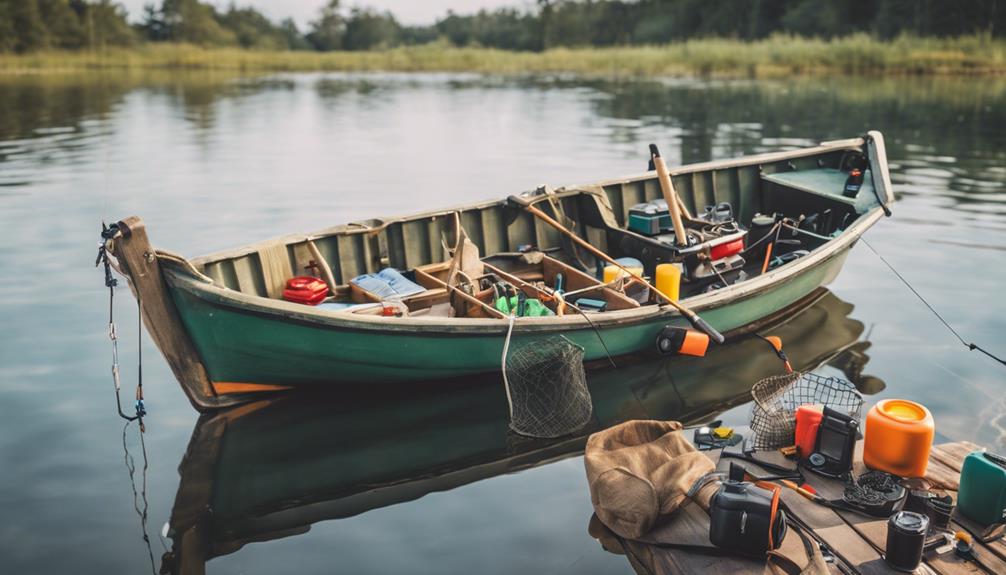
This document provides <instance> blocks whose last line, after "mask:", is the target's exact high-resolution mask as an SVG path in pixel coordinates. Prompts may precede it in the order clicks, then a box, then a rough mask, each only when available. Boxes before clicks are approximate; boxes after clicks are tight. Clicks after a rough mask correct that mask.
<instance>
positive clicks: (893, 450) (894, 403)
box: [863, 399, 935, 477]
mask: <svg viewBox="0 0 1006 575" xmlns="http://www.w3.org/2000/svg"><path fill="white" fill-rule="evenodd" d="M934 431H935V429H934V423H933V415H932V414H931V413H929V410H928V409H926V408H925V406H923V405H920V404H918V403H915V402H913V401H908V400H905V399H885V400H882V401H878V402H877V404H876V405H874V406H873V407H872V408H871V409H870V412H869V413H867V414H866V431H865V433H864V435H865V438H864V443H865V445H864V446H863V463H865V464H866V466H867V467H869V468H870V469H877V470H880V471H886V472H888V473H893V474H894V475H897V476H899V477H922V476H923V475H925V474H926V466H927V465H929V450H930V448H931V447H932V445H933V433H934Z"/></svg>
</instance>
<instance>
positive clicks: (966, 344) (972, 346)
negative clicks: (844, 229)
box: [859, 236, 1006, 366]
mask: <svg viewBox="0 0 1006 575" xmlns="http://www.w3.org/2000/svg"><path fill="white" fill-rule="evenodd" d="M859 239H861V240H863V243H864V244H865V245H866V247H868V248H870V251H871V252H873V253H874V254H875V255H876V256H877V257H878V258H880V261H882V262H884V265H886V266H887V267H888V269H890V270H891V271H892V272H893V273H894V275H896V276H897V277H898V279H899V280H901V283H903V284H905V287H907V288H908V289H910V290H911V291H912V293H913V294H915V297H917V298H919V301H921V302H922V303H923V304H925V306H926V307H927V308H929V311H931V312H933V315H935V316H936V318H937V319H939V320H940V322H941V323H943V325H944V326H946V328H947V329H948V330H950V333H952V334H954V336H955V337H956V338H957V339H959V340H961V343H962V344H964V347H966V348H968V349H969V350H971V351H974V350H978V351H980V352H982V353H984V354H985V355H987V356H989V357H991V358H992V359H994V360H996V361H998V362H999V363H1001V364H1002V365H1004V366H1006V360H1003V359H1002V358H1000V357H998V356H996V355H995V354H993V353H992V352H990V351H988V350H986V349H984V348H983V347H981V346H980V345H978V344H976V343H974V342H969V341H967V340H966V339H964V338H963V337H961V334H959V333H957V330H956V329H954V328H953V326H951V325H950V324H949V323H948V322H947V320H945V319H943V316H942V315H940V312H938V311H936V309H935V308H934V307H933V306H932V305H930V304H929V302H928V301H926V298H924V297H922V294H920V293H919V291H918V290H917V289H915V288H914V287H913V286H912V284H910V283H909V282H908V280H907V279H905V276H903V275H901V274H900V273H899V272H898V270H896V269H894V266H893V265H891V262H889V261H887V259H886V258H885V257H884V256H882V255H880V252H878V251H877V250H876V249H874V247H873V246H872V245H870V242H868V241H866V238H865V237H863V236H860V238H859Z"/></svg>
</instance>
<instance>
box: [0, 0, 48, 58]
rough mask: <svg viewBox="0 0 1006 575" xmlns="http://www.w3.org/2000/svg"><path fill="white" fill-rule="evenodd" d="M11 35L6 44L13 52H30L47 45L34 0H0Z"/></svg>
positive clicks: (43, 26)
mask: <svg viewBox="0 0 1006 575" xmlns="http://www.w3.org/2000/svg"><path fill="white" fill-rule="evenodd" d="M0 1H2V3H3V6H4V7H3V12H2V14H3V16H4V19H5V20H7V21H8V22H9V25H8V27H9V29H10V30H11V33H10V35H9V36H7V38H8V39H7V41H6V44H8V45H9V48H8V49H10V50H14V51H15V52H30V51H31V50H38V49H39V48H45V47H46V46H48V45H49V37H48V33H47V31H46V29H45V25H44V24H43V23H42V14H41V12H40V11H39V9H38V3H37V2H36V1H35V0H0ZM5 36H6V35H5Z"/></svg>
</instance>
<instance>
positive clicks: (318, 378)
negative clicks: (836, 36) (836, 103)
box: [109, 132, 894, 410]
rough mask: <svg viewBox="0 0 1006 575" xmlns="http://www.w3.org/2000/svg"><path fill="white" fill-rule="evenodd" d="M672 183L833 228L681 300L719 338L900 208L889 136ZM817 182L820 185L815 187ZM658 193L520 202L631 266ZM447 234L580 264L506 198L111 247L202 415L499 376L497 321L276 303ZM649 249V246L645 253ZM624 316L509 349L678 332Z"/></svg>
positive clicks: (428, 261) (794, 291) (789, 294)
mask: <svg viewBox="0 0 1006 575" xmlns="http://www.w3.org/2000/svg"><path fill="white" fill-rule="evenodd" d="M850 153H855V154H865V156H866V157H867V158H868V160H867V161H868V162H869V170H870V172H869V173H870V174H871V177H870V178H869V179H868V180H867V181H866V182H865V183H864V187H863V190H862V191H861V192H860V193H859V195H858V196H857V197H856V198H854V199H852V198H845V197H844V196H843V194H842V188H843V186H844V180H845V174H844V173H843V172H842V169H841V168H842V166H843V165H844V162H845V158H846V157H847V156H848V154H850ZM671 178H672V180H673V181H674V185H675V187H676V188H678V190H679V194H680V197H681V198H682V201H683V204H684V206H685V208H686V209H688V210H691V212H693V213H699V212H700V211H701V209H702V208H703V207H704V206H707V205H710V204H716V203H718V202H721V201H728V202H730V203H731V205H732V206H734V208H735V209H736V214H737V217H738V219H739V220H740V221H741V222H750V221H751V218H752V216H753V215H754V214H755V213H758V212H761V213H769V214H771V213H783V214H784V215H786V216H787V217H798V216H799V217H802V214H805V213H810V212H811V211H818V212H821V211H825V209H826V208H827V210H826V211H827V212H828V213H830V214H831V215H830V216H828V217H829V221H831V219H832V218H833V217H834V219H838V220H841V223H840V224H836V225H834V226H831V227H830V228H829V229H828V231H827V232H825V233H829V234H831V235H829V236H821V235H818V236H817V238H818V239H817V240H814V241H815V242H816V244H815V245H813V246H811V247H810V248H809V249H810V251H809V254H808V255H806V256H804V257H800V258H799V259H796V260H795V261H791V262H789V263H786V264H785V265H781V266H779V267H775V268H772V269H770V270H769V271H768V272H767V273H758V272H755V274H754V275H753V277H749V278H748V279H745V280H744V281H740V282H737V283H734V284H732V285H728V286H726V287H723V288H721V289H716V290H713V291H707V292H700V291H693V292H692V294H691V295H690V296H689V297H685V299H684V300H683V301H682V303H684V304H686V305H687V306H688V307H690V308H691V309H692V310H694V311H696V312H698V313H699V314H700V315H701V316H702V317H703V318H704V319H705V320H706V321H707V322H708V323H709V324H711V325H712V326H713V327H715V328H716V329H717V330H719V331H720V332H722V333H724V334H726V335H727V336H728V337H729V336H734V335H737V334H742V333H746V332H749V331H752V330H754V329H757V328H758V327H759V325H760V323H761V322H763V320H764V319H765V318H767V317H770V316H773V315H776V314H779V313H780V312H782V311H784V310H786V309H787V308H789V307H790V306H792V305H793V304H794V302H797V301H799V300H800V299H801V298H804V297H805V296H807V295H808V294H811V293H812V292H813V291H814V290H815V289H817V288H819V287H821V286H824V285H827V284H828V283H829V282H830V281H831V280H832V279H834V278H835V276H836V275H837V274H838V273H839V271H840V270H841V268H842V265H843V263H844V262H845V259H846V257H847V256H848V252H849V250H850V249H851V248H852V247H853V245H855V243H856V241H857V240H858V239H859V237H860V236H861V235H862V234H863V233H864V232H865V231H866V230H867V229H869V228H870V227H871V226H872V225H873V224H874V223H876V222H877V221H878V220H879V219H881V218H882V217H884V211H885V210H886V209H887V208H886V204H888V203H891V202H893V201H894V194H893V191H892V188H891V184H890V175H889V173H888V169H887V159H886V152H885V149H884V142H883V136H882V135H881V134H879V133H877V132H870V133H869V134H868V135H866V136H864V137H862V138H854V139H850V140H840V141H834V142H827V143H823V144H821V145H820V146H816V147H813V148H805V149H799V150H792V151H785V152H778V153H772V154H762V155H759V156H751V157H747V158H741V159H738V160H729V161H719V162H709V163H706V164H697V165H692V166H683V167H679V168H677V169H674V170H672V172H671ZM822 181H823V182H824V184H823V185H818V186H817V187H816V188H815V185H816V184H815V182H818V183H820V182H822ZM659 195H660V190H659V185H658V184H657V181H656V178H655V175H654V173H653V172H649V173H644V174H640V175H636V176H629V177H625V178H619V179H614V180H609V181H606V182H601V183H599V184H594V185H590V186H579V187H577V186H574V187H570V188H561V189H560V190H557V191H556V192H554V193H552V194H550V195H548V194H542V193H538V194H535V195H532V196H529V197H530V198H532V199H531V200H530V201H531V202H535V203H537V202H541V203H542V205H546V206H548V205H550V206H551V208H550V209H551V210H552V211H553V212H554V213H556V214H557V215H558V214H559V213H560V212H562V213H565V214H567V215H572V216H574V217H572V218H571V219H572V221H573V224H572V225H573V227H574V229H573V231H574V232H575V233H576V234H577V235H579V236H580V237H582V238H584V239H586V240H587V241H589V242H590V243H591V244H593V245H594V246H595V247H597V248H599V249H600V250H602V251H605V252H607V253H610V254H612V255H614V256H616V257H617V256H618V255H620V254H619V252H620V251H621V252H624V253H623V254H621V255H625V253H628V254H629V255H631V254H632V253H634V252H632V251H631V250H629V248H626V247H625V246H626V245H628V244H626V243H625V242H626V241H627V240H628V241H630V243H631V242H636V244H635V245H642V246H643V247H641V248H640V249H642V250H643V251H645V250H646V249H652V246H653V244H654V242H653V241H652V240H647V239H646V238H643V237H642V236H639V235H638V234H636V235H633V234H632V233H630V232H626V231H625V227H626V222H627V219H628V212H629V209H630V207H631V206H632V205H633V204H634V203H638V202H643V201H649V200H652V199H654V198H657V197H659ZM546 202H547V203H546ZM445 222H458V223H460V224H461V225H462V226H463V227H464V229H465V230H466V232H467V234H468V235H469V236H470V238H471V240H472V241H473V243H474V244H475V245H476V246H477V247H478V248H479V250H480V253H481V254H489V255H493V254H502V253H507V252H514V251H516V250H517V249H518V247H519V246H522V245H534V246H537V247H538V248H539V249H540V250H543V251H547V250H559V251H561V252H562V253H564V254H565V255H566V256H567V257H568V258H576V257H578V256H577V255H576V253H575V250H572V249H571V248H570V247H569V245H566V244H564V243H563V242H564V241H565V240H564V239H563V238H562V237H561V236H560V235H559V234H558V233H557V232H556V231H555V230H554V229H551V228H549V227H548V226H546V225H544V224H542V223H541V222H540V221H538V220H536V219H535V218H534V217H533V216H531V215H530V214H529V213H527V212H525V211H520V210H515V209H513V208H512V207H511V206H509V205H508V204H507V202H506V201H502V202H501V201H489V202H482V203H478V204H473V205H469V206H462V207H458V208H452V209H448V210H440V211H434V212H428V213H425V214H417V215H414V216H407V217H398V218H388V219H375V220H367V221H366V222H358V223H351V224H347V225H343V226H336V227H334V228H330V229H328V230H324V231H322V232H319V233H317V234H312V235H305V234H295V235H291V236H284V237H282V238H276V239H273V240H267V241H265V242H261V243H259V244H254V245H251V246H245V247H243V248H239V249H237V250H232V251H230V252H226V253H222V254H216V255H212V256H206V257H203V258H197V259H194V260H191V261H190V260H187V259H185V258H183V257H181V256H177V255H174V254H171V253H170V252H165V251H163V250H155V249H154V248H153V247H151V245H150V243H149V241H148V240H147V236H146V230H145V228H144V226H143V223H142V220H140V219H139V218H136V217H132V218H127V219H126V220H123V221H121V222H119V230H120V234H119V235H118V236H116V237H115V238H113V239H112V240H110V241H109V245H110V248H111V250H112V253H113V254H114V255H115V258H116V261H117V262H118V266H119V270H120V271H121V272H122V273H123V274H124V275H126V277H127V278H128V279H129V280H130V286H131V288H132V289H133V291H134V292H135V293H136V294H137V296H138V297H139V298H140V299H141V301H142V310H143V315H144V321H145V325H146V327H147V329H148V331H150V333H151V335H152V336H153V339H154V341H155V343H157V345H158V347H159V348H160V349H161V351H162V353H163V354H164V355H165V357H166V358H167V360H168V363H169V365H170V366H171V368H172V370H173V371H174V373H175V375H176V377H177V378H178V380H179V382H180V383H181V385H182V388H183V389H184V390H185V392H186V394H187V396H188V397H189V399H190V401H191V402H192V404H193V405H194V406H195V407H196V408H197V409H200V410H205V409H212V408H217V407H223V406H227V405H233V404H236V403H241V402H245V401H249V400H250V399H253V398H254V397H255V392H262V391H272V390H282V389H289V388H294V387H319V386H331V385H338V386H342V385H349V384H355V383H363V384H367V385H384V384H392V383H406V382H419V381H431V380H440V379H445V378H455V377H461V376H470V375H473V374H479V373H487V372H495V371H499V369H500V367H501V364H502V361H501V355H502V349H503V344H504V340H505V337H506V333H507V321H506V320H503V319H500V318H499V317H481V318H480V317H464V318H456V317H447V316H443V317H433V314H428V315H422V314H416V315H413V314H409V316H408V317H400V318H396V317H380V316H376V315H365V314H356V313H340V312H335V311H326V310H323V309H318V308H314V307H311V306H305V305H300V304H294V303H290V302H286V301H283V299H282V297H281V292H282V285H283V283H284V282H285V280H286V279H288V278H289V277H291V275H300V274H302V273H303V271H302V270H304V269H305V267H309V266H306V265H305V264H310V265H314V264H316V263H317V261H319V260H320V261H321V262H322V263H324V264H325V266H323V267H325V269H324V270H323V273H322V276H324V277H326V281H327V283H329V285H331V286H345V285H347V284H348V282H349V280H350V279H352V278H353V277H355V276H357V275H359V274H363V273H374V272H376V271H378V270H380V269H383V268H386V267H392V268H396V269H400V270H419V269H423V268H424V267H428V266H435V265H440V264H441V263H442V262H444V261H445V260H447V259H449V255H448V254H447V253H446V251H445V249H444V246H443V243H442V241H441V239H442V237H443V236H442V235H440V234H442V232H443V228H444V225H445ZM829 225H830V224H829ZM646 241H650V242H651V243H650V245H651V248H646V247H645V243H646ZM639 242H642V244H639ZM659 245H660V244H658V246H659ZM658 261H659V260H658ZM662 261H667V260H666V259H664V260H662ZM329 266H330V268H331V269H328V267H329ZM417 273H418V272H417ZM577 273H579V272H577ZM431 277H432V276H431ZM585 277H586V276H585ZM590 281H594V280H593V279H591V280H590ZM427 289H430V288H429V287H427ZM441 291H442V292H443V290H441ZM442 295H443V294H442ZM622 297H623V299H627V298H625V296H622ZM628 303H630V304H632V305H625V306H623V307H622V308H618V309H614V308H613V309H609V310H608V311H605V312H603V313H598V314H593V315H591V316H590V317H591V318H592V319H588V318H587V316H584V315H581V314H567V315H566V316H563V317H548V318H517V320H516V321H515V325H514V331H513V342H512V346H514V347H517V346H522V345H534V344H535V343H536V342H539V341H541V340H543V339H544V338H548V337H553V336H556V335H562V336H564V337H566V338H568V339H569V340H571V341H572V342H573V343H575V344H577V345H579V346H581V347H583V348H584V355H585V359H586V360H587V361H598V360H604V359H605V358H607V357H608V356H609V355H610V356H620V355H623V354H628V353H637V352H641V351H648V350H654V349H655V340H656V336H657V334H658V333H659V332H660V331H661V330H662V329H663V328H664V327H665V326H668V325H676V326H686V325H687V322H686V320H685V319H684V318H683V317H682V316H681V315H680V313H679V312H678V311H676V310H675V309H674V308H673V307H671V306H668V305H656V304H650V305H642V306H638V307H634V306H635V305H636V304H635V302H628ZM427 311H428V310H427Z"/></svg>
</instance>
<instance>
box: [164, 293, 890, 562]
mask: <svg viewBox="0 0 1006 575" xmlns="http://www.w3.org/2000/svg"><path fill="white" fill-rule="evenodd" d="M852 309H853V306H852V304H849V303H846V302H844V301H842V300H840V299H838V297H836V296H835V295H834V294H832V293H831V292H828V291H826V290H820V291H818V292H816V293H815V294H814V296H813V297H812V298H808V299H807V300H805V301H804V302H803V303H802V306H801V309H800V310H797V311H796V312H795V313H793V312H791V313H790V314H789V316H788V317H787V318H785V319H783V320H779V321H777V322H776V323H775V324H773V325H768V326H765V327H764V328H763V329H762V330H761V333H763V334H771V335H778V336H780V337H781V338H782V339H783V341H784V342H785V348H786V351H787V354H788V355H789V357H790V359H791V361H792V362H793V366H794V369H797V370H810V369H816V368H818V367H820V366H821V365H823V364H831V365H833V366H835V367H838V368H839V369H841V370H842V371H844V372H845V374H846V377H848V378H850V379H852V380H853V381H854V382H855V383H856V384H857V385H863V390H864V391H866V392H867V393H875V392H877V391H879V390H880V389H883V382H881V381H880V380H878V379H876V378H872V377H865V378H863V377H860V374H861V372H862V367H863V365H864V364H865V363H866V361H868V357H867V356H866V355H865V350H866V348H867V347H869V342H864V341H859V338H860V336H861V335H862V333H863V328H864V326H863V324H862V323H861V322H859V321H856V320H854V319H851V318H850V317H849V314H850V313H851V312H852ZM781 370H782V365H781V362H780V361H779V359H778V358H777V357H776V356H775V355H774V353H772V352H771V349H770V348H769V346H768V344H766V343H765V342H764V341H762V340H760V339H758V338H755V337H744V338H741V339H740V340H738V341H736V342H733V343H730V344H728V345H724V346H719V347H714V348H711V349H710V351H709V353H708V354H707V356H706V357H705V358H686V357H674V358H658V357H650V358H632V359H631V362H630V360H629V359H623V358H619V368H618V369H608V370H603V371H597V370H595V371H588V385H589V387H590V392H591V395H592V397H593V401H594V417H593V420H592V421H591V422H590V423H589V424H588V425H587V427H586V428H585V429H584V430H582V431H581V432H579V433H577V434H576V435H573V436H569V437H566V438H560V439H553V440H538V439H528V438H524V437H521V436H517V435H515V434H514V433H513V432H511V431H509V429H508V411H507V404H506V399H505V394H504V390H503V387H502V385H503V384H502V381H501V380H499V378H498V376H497V377H495V378H492V379H494V380H496V381H485V378H483V380H482V381H471V380H468V381H462V382H452V383H450V384H449V385H447V386H442V387H440V388H438V389H436V390H433V391H431V388H430V387H429V386H426V385H424V386H418V385H417V386H414V387H415V388H417V389H420V390H421V391H417V392H414V396H413V397H408V396H406V397H401V396H398V395H396V398H395V401H388V400H387V398H388V397H389V396H388V394H387V392H386V391H385V392H383V393H382V394H381V395H380V396H379V397H373V396H370V397H368V396H366V395H363V394H361V395H360V396H359V397H351V398H347V396H346V394H345V393H341V394H340V395H339V396H338V397H329V398H326V397H319V396H317V395H310V396H308V395H304V394H295V395H290V396H286V397H278V398H275V399H271V400H264V401H260V402H258V403H254V404H249V405H245V406H241V407H238V408H235V409H231V410H229V411H222V412H218V413H211V414H206V415H203V416H202V417H201V418H200V419H199V421H198V423H197V424H196V427H195V429H194V430H193V432H192V439H191V442H190V444H189V448H188V452H187V454H186V455H185V457H184V459H183V460H182V463H181V465H180V466H179V472H180V474H181V481H180V484H179V488H178V494H177V496H176V499H175V505H174V508H173V510H172V514H171V521H170V524H169V525H170V531H169V534H170V536H171V539H172V541H173V545H172V549H171V551H170V552H168V553H166V554H165V555H164V559H163V565H162V570H161V572H162V573H165V572H166V573H181V574H185V575H190V574H194V573H203V572H204V571H205V564H206V561H208V560H209V559H212V558H214V557H218V556H221V555H226V554H229V553H234V552H235V551H237V550H239V549H240V548H241V547H242V546H244V545H245V544H246V543H250V542H253V541H267V540H272V539H278V538H282V537H288V536H291V535H296V534H299V533H304V532H306V531H307V530H308V529H310V526H311V524H313V523H315V522H318V521H323V520H327V519H337V518H342V517H349V516H352V515H356V514H359V513H363V512H365V511H368V510H371V509H377V508H380V507H385V506H389V505H394V504H396V503H400V502H403V501H409V500H412V499H416V498H419V497H422V496H423V495H425V494H428V493H431V492H435V491H444V490H449V489H453V488H455V487H458V486H461V485H465V484H468V483H471V482H474V481H479V480H481V479H485V478H489V477H493V476H496V475H500V474H504V473H509V472H513V471H516V470H520V469H525V468H528V467H533V466H537V465H542V464H544V463H548V462H550V461H554V460H556V459H559V458H565V457H572V456H576V455H580V454H581V453H582V451H583V448H584V444H585V442H586V438H587V436H588V435H590V433H592V432H594V431H597V430H598V429H602V428H605V427H608V426H611V425H614V424H617V423H619V422H622V421H625V420H628V419H639V418H651V419H675V420H679V421H682V422H684V423H686V424H696V423H700V422H704V421H708V420H709V419H710V418H712V417H713V416H715V415H716V414H718V413H721V412H723V411H724V410H726V409H728V408H730V407H733V406H736V405H739V404H742V403H745V402H747V401H748V400H749V399H750V388H751V386H752V385H753V384H754V383H755V382H756V381H758V380H759V379H761V378H763V377H767V376H770V375H776V374H778V373H780V372H781ZM867 388H868V389H867ZM403 393H405V394H406V395H407V394H408V393H409V392H407V391H404V392H403ZM418 394H421V395H418Z"/></svg>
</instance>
